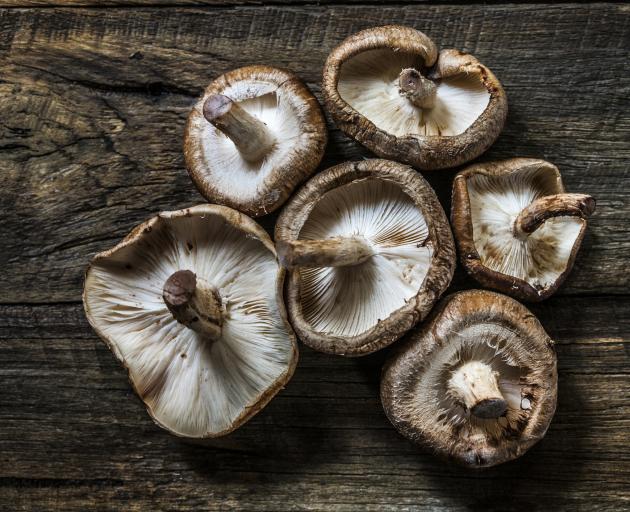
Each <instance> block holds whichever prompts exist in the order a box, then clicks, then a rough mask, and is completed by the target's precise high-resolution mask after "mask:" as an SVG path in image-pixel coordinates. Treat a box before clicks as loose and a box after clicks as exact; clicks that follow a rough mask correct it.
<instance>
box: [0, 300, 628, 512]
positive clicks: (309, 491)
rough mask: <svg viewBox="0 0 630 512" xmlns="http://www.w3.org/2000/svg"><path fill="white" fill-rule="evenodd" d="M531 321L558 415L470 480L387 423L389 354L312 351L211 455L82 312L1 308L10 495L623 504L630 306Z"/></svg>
mask: <svg viewBox="0 0 630 512" xmlns="http://www.w3.org/2000/svg"><path fill="white" fill-rule="evenodd" d="M533 311H534V312H535V313H536V314H537V316H538V317H539V318H540V320H541V322H542V323H543V325H544V327H545V328H546V329H547V331H548V332H549V334H550V335H551V337H552V338H554V339H555V340H556V342H557V351H558V360H559V375H560V379H559V401H558V403H559V405H558V411H557V414H556V417H555V418H554V420H553V422H552V424H551V428H550V430H549V432H548V434H547V436H546V437H545V439H544V440H543V441H542V442H541V443H540V444H539V445H537V446H535V447H534V448H532V450H531V451H530V452H529V453H527V454H526V455H525V456H524V457H523V458H522V459H519V460H518V461H516V462H514V463H510V464H508V465H505V466H501V467H498V468H494V469H491V470H488V471H484V472H470V471H467V470H464V469H460V468H457V467H449V466H447V465H445V464H444V463H442V462H438V461H436V460H435V459H433V457H431V456H429V455H426V454H423V453H421V452H420V451H418V449H417V448H416V447H414V446H413V445H412V444H411V443H409V442H407V441H406V440H404V439H403V438H402V437H400V436H399V435H398V434H397V433H396V431H395V430H394V429H393V427H391V425H390V424H389V423H388V421H387V419H386V418H385V416H384V413H383V412H382V409H381V406H380V403H379V399H378V382H379V373H380V368H381V366H382V363H383V361H384V358H385V356H386V355H387V351H382V352H379V353H377V354H374V355H373V356H368V357H366V358H361V359H343V358H335V357H331V356H326V355H323V354H319V353H316V352H313V351H311V350H309V349H307V348H302V358H301V361H300V363H299V365H298V368H297V370H296V373H295V376H294V378H293V380H292V381H291V382H290V383H289V384H288V385H287V387H286V389H285V390H284V391H282V392H281V393H280V394H279V395H278V397H276V399H275V400H274V401H273V402H272V403H271V404H270V405H269V406H268V407H267V408H266V409H265V410H264V411H263V412H262V413H260V414H259V415H258V416H256V417H255V418H254V419H253V420H252V421H251V422H250V423H248V424H247V425H246V426H244V427H243V428H242V429H240V430H238V431H237V432H236V433H235V434H234V435H233V436H231V437H229V438H226V439H225V440H224V441H216V442H215V443H214V446H215V448H206V447H201V446H196V445H191V444H187V443H185V442H183V441H181V440H178V439H176V438H174V437H172V436H169V435H168V434H167V433H165V432H163V431H161V430H160V429H159V428H158V427H156V426H154V425H153V424H152V423H151V421H150V420H149V418H148V417H147V415H146V413H145V411H144V408H143V406H142V404H141V402H140V401H139V400H138V399H137V398H136V397H135V396H134V394H133V393H132V391H131V390H130V387H129V384H128V382H127V379H126V376H125V374H124V372H123V370H122V369H121V368H120V367H119V365H118V364H117V363H116V361H115V360H114V358H113V357H112V356H111V354H110V353H109V351H108V350H107V348H105V346H104V344H103V343H101V342H100V341H99V340H98V339H97V338H96V337H95V336H94V334H93V333H92V331H91V329H90V327H89V325H88V324H87V321H86V320H85V319H84V316H83V312H82V310H81V306H80V305H79V304H59V305H35V306H3V307H0V368H2V373H1V374H0V375H1V380H0V382H1V383H2V389H3V393H2V395H1V397H0V418H1V421H2V428H1V429H0V445H1V446H2V447H3V448H2V451H1V452H0V463H1V466H0V467H1V468H2V469H1V470H0V474H1V475H2V477H1V478H0V496H3V497H4V499H6V500H8V501H7V502H8V503H13V504H16V505H17V507H16V508H17V509H20V508H21V507H23V508H24V509H29V510H38V511H40V510H64V511H74V510H76V511H82V510H87V509H91V508H92V507H93V506H95V505H96V506H97V507H98V506H100V507H101V508H102V509H111V510H123V509H124V510H156V509H157V510H174V509H181V510H197V509H200V508H203V509H204V510H270V511H277V510H398V509H400V508H403V507H408V509H411V510H437V509H438V508H439V507H447V508H449V509H452V510H464V509H467V508H468V509H472V510H508V509H509V510H541V511H542V510H576V509H583V510H600V509H608V510H613V509H622V508H623V507H624V506H626V507H627V506H629V505H630V502H628V501H627V500H628V499H629V498H630V496H629V495H628V489H627V485H626V484H627V481H628V479H629V478H630V457H629V456H630V454H629V453H628V447H627V429H628V418H629V417H630V389H629V387H628V346H629V345H628V344H629V343H630V336H629V334H630V320H629V318H630V302H629V301H619V299H617V298H599V299H592V298H559V299H550V300H549V301H548V302H546V303H543V304H538V305H536V306H535V307H534V308H533ZM3 501H4V500H3Z"/></svg>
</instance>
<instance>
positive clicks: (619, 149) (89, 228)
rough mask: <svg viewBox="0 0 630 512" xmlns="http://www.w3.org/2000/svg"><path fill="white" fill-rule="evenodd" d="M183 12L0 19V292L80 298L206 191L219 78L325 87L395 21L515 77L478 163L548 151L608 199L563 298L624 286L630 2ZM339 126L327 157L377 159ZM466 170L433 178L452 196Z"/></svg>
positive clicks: (7, 298)
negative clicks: (85, 285) (192, 117)
mask: <svg viewBox="0 0 630 512" xmlns="http://www.w3.org/2000/svg"><path fill="white" fill-rule="evenodd" d="M169 12H170V14H169V16H164V11H163V10H156V9H148V10H142V9H139V10H134V13H133V16H129V13H128V11H121V10H115V9H111V10H107V15H103V10H76V9H72V10H48V9H47V10H35V11H33V10H29V11H14V10H9V11H4V12H3V13H2V14H1V15H0V29H1V32H0V33H1V34H2V36H1V38H0V56H1V62H2V64H1V68H0V70H1V73H2V82H1V83H0V119H2V129H1V132H0V150H1V151H2V162H1V163H0V166H1V169H2V173H1V175H0V180H1V181H0V202H1V204H2V205H3V207H4V208H5V210H6V211H7V212H9V215H10V217H9V219H8V220H7V221H5V222H4V223H3V224H2V226H1V227H0V238H1V239H2V240H3V241H4V251H3V254H2V259H3V260H4V262H3V263H4V265H3V266H4V268H5V272H4V273H3V274H2V276H1V277H0V285H2V288H3V290H4V293H3V295H2V296H1V297H0V300H1V301H3V302H14V303H15V302H46V301H69V300H78V299H79V296H80V288H81V281H82V273H83V269H84V268H85V264H86V261H87V259H88V258H89V257H90V256H91V255H92V254H94V253H95V252H97V251H100V250H102V249H105V248H107V247H110V246H111V245H113V244H114V243H116V242H117V241H118V240H120V238H122V237H123V236H124V234H126V233H127V232H128V231H129V230H130V229H131V227H132V226H134V225H135V224H137V223H139V222H140V221H142V220H143V219H145V218H146V217H148V216H150V215H152V214H154V213H155V212H157V211H159V210H163V209H174V208H180V207H184V206H187V205H190V204H192V203H197V202H200V201H202V198H201V196H200V195H199V194H197V192H196V191H195V190H194V188H193V187H192V186H191V182H190V180H189V178H188V176H187V173H186V172H185V170H184V163H183V159H182V151H181V141H182V133H183V127H184V123H185V119H186V115H187V113H188V111H189V109H190V107H191V105H192V103H193V102H194V98H195V97H196V96H197V94H198V93H199V92H200V90H201V89H202V88H203V87H204V86H205V85H206V84H207V83H208V81H210V80H211V79H212V78H213V77H215V76H217V75H218V74H220V73H222V72H224V71H227V70H228V69H231V68H233V67H236V66H242V65H246V64H252V63H256V62H265V63H268V64H272V65H276V66H285V67H290V68H293V69H294V70H295V71H297V72H298V74H299V75H300V76H302V77H303V78H304V79H305V80H306V81H307V82H308V84H309V85H310V86H311V87H312V88H313V89H314V90H315V91H316V93H317V94H319V80H320V78H321V76H320V75H321V66H322V64H323V62H324V59H325V57H326V54H327V52H328V51H329V50H330V49H331V48H332V47H333V46H334V45H335V44H337V43H338V42H339V41H340V40H342V39H343V37H344V36H345V35H347V34H349V33H351V32H354V31H356V30H358V29H360V28H363V27H366V26H370V25H374V24H379V23H390V22H395V21H396V22H400V23H405V24H409V25H412V26H416V27H419V28H422V29H424V30H426V31H427V32H428V33H429V34H431V36H432V37H433V38H434V39H435V40H436V41H437V42H438V43H439V44H442V45H448V46H451V45H452V46H455V47H457V48H461V49H464V50H467V51H470V52H472V53H474V54H475V55H476V56H477V57H478V58H479V59H480V60H481V61H482V62H484V63H485V64H487V65H488V66H489V67H491V68H492V69H493V71H494V72H495V73H496V74H497V75H498V76H499V78H500V79H501V80H502V82H503V84H504V86H505V88H506V90H507V92H508V96H509V102H510V114H509V118H508V123H507V128H506V130H505V131H504V133H503V134H502V135H501V137H500V138H499V140H498V142H497V143H496V144H495V145H494V147H493V148H492V149H491V150H490V151H489V152H488V153H486V154H485V155H484V156H483V157H482V158H484V159H496V158H507V157H512V156H532V157H543V158H546V159H549V160H550V161H552V162H553V163H555V164H556V165H558V166H559V168H560V169H561V171H562V172H563V173H564V177H565V181H566V184H567V188H568V190H569V191H572V192H583V193H590V194H592V195H593V196H594V197H595V198H596V199H597V201H598V211H597V213H596V214H595V215H594V216H593V218H592V221H591V225H590V229H589V232H588V234H587V238H586V240H585V243H584V246H583V248H582V250H581V253H580V254H579V256H578V259H577V262H576V268H575V270H574V271H573V273H572V275H571V276H570V278H569V280H568V282H567V283H566V284H565V286H564V287H563V288H562V289H561V292H560V293H563V294H572V295H574V294H583V293H588V294H594V293H622V294H623V293H626V292H627V289H628V284H629V281H630V279H629V273H628V272H626V271H625V262H624V260H623V258H622V256H623V255H625V254H628V252H629V251H630V237H629V236H628V234H629V233H628V231H629V227H628V226H629V225H628V223H627V222H626V221H625V219H627V216H628V213H629V209H630V207H629V205H628V201H627V195H628V194H627V193H628V185H627V183H628V181H627V179H626V180H624V178H626V177H627V173H628V166H627V161H628V157H629V156H630V147H629V146H628V144H627V140H628V138H629V136H630V114H629V112H628V109H627V108H624V104H625V100H626V99H627V96H628V94H629V93H630V73H627V72H624V70H625V69H626V67H627V49H628V46H629V45H628V41H629V40H630V37H629V36H628V24H627V12H628V7H627V6H624V5H595V6H573V7H572V8H570V9H567V8H566V7H565V6H559V7H556V6H536V7H530V6H521V7H509V8H506V7H502V6H494V7H481V6H468V7H460V6H425V7H421V8H420V7H418V8H414V7H406V8H380V9H364V8H360V7H339V8H336V7H323V8H306V7H305V8H292V9H282V8H276V7H271V8H265V9H257V8H242V9H219V10H216V9H214V10H203V9H173V10H172V11H169ZM331 129H332V133H331V142H330V144H329V151H328V156H327V158H326V159H325V161H324V163H323V164H322V167H324V166H328V165H331V164H333V163H337V162H339V161H342V160H346V159H352V158H354V159H356V158H361V157H364V156H367V155H368V153H367V151H366V150H364V149H362V148H361V147H360V146H359V145H357V144H356V143H354V142H353V141H350V140H349V139H347V138H346V137H345V136H343V135H341V134H340V133H339V132H338V131H337V130H335V129H334V128H333V127H332V126H331ZM452 174H453V173H452V172H451V171H442V172H436V173H433V174H430V175H429V174H427V176H428V179H429V180H430V181H431V183H432V184H433V185H434V186H435V187H436V189H437V190H438V192H439V194H440V197H441V199H442V200H443V203H444V204H445V206H448V204H447V203H448V198H449V196H450V181H451V178H452ZM272 222H273V219H272V220H271V221H269V220H268V221H267V222H266V226H267V227H269V226H270V225H271V224H272ZM456 284H457V285H458V286H464V285H467V284H468V281H467V280H463V281H457V282H456Z"/></svg>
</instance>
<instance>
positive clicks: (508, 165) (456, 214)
mask: <svg viewBox="0 0 630 512" xmlns="http://www.w3.org/2000/svg"><path fill="white" fill-rule="evenodd" d="M530 168H540V169H541V170H544V171H546V172H549V174H550V175H551V176H553V181H554V182H555V183H554V193H555V194H562V193H564V192H565V188H564V184H563V183H562V177H561V175H560V171H559V170H558V168H557V167H556V166H555V165H553V164H551V163H549V162H547V161H545V160H539V159H535V158H512V159H508V160H502V161H497V162H487V163H480V164H474V165H471V166H469V167H467V168H466V169H464V170H463V171H461V172H459V173H458V174H457V175H456V176H455V179H454V180H453V192H452V201H451V223H452V226H453V234H454V235H455V241H456V243H457V248H458V251H459V258H460V261H461V263H462V265H463V266H464V268H465V269H466V271H467V272H468V273H469V274H470V275H471V276H472V277H474V278H475V279H476V280H477V281H478V282H479V283H481V284H482V285H483V286H486V287H488V288H493V289H495V290H498V291H500V292H502V293H505V294H507V295H510V296H513V297H515V298H517V299H520V300H524V301H529V302H538V301H541V300H544V299H546V298H548V297H550V296H551V295H553V294H554V293H555V292H556V291H557V290H558V288H559V287H560V286H561V285H562V283H563V282H564V281H565V279H566V278H567V276H568V275H569V273H570V272H571V269H572V268H573V264H574V262H575V257H576V255H577V253H578V251H579V249H580V246H581V244H582V240H583V239H584V234H585V232H586V226H587V222H586V220H582V227H581V229H580V232H579V234H578V236H577V238H576V240H575V242H574V244H573V249H572V251H571V254H570V257H569V259H568V261H567V263H566V268H565V270H564V271H563V272H562V273H561V274H560V275H559V276H558V277H557V279H556V280H555V282H554V283H553V284H552V285H551V286H548V287H545V288H542V289H537V288H535V287H534V286H532V285H531V284H529V283H528V282H527V281H525V280H523V279H520V278H518V277H514V276H510V275H507V274H503V273H501V272H497V271H495V270H492V269H491V268H488V267H487V266H486V265H484V264H483V263H482V261H481V256H480V254H479V252H478V251H477V248H476V246H475V242H474V237H473V225H472V215H471V203H470V198H469V193H468V184H467V180H468V179H469V178H470V177H472V176H475V175H484V176H506V175H509V174H512V173H518V172H521V171H524V170H527V169H530Z"/></svg>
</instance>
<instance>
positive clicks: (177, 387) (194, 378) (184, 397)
mask: <svg viewBox="0 0 630 512" xmlns="http://www.w3.org/2000/svg"><path fill="white" fill-rule="evenodd" d="M169 222H171V228H172V229H167V230H157V229H154V230H153V232H152V233H151V237H150V243H149V244H148V246H145V247H144V249H143V252H142V253H140V251H139V250H138V247H137V245H136V246H134V247H132V248H130V249H126V250H125V251H124V252H125V258H128V259H129V263H130V264H131V268H125V265H124V262H122V258H121V256H118V257H117V259H119V260H121V263H117V264H112V265H97V266H96V267H95V268H94V269H93V271H92V272H91V273H90V283H89V287H90V290H91V291H90V293H89V294H88V296H87V301H88V306H89V309H90V311H91V313H92V317H93V319H94V320H95V321H96V324H97V325H98V328H99V329H100V330H101V331H102V332H103V334H104V335H105V336H107V338H109V339H110V340H114V343H115V346H114V349H115V350H116V351H117V355H118V356H119V357H120V358H121V359H122V360H123V361H124V363H125V364H126V365H127V366H128V367H129V373H130V376H131V379H132V381H133V382H134V384H135V386H136V388H137V390H138V392H139V394H140V395H141V396H142V397H143V398H144V400H145V401H146V403H147V404H148V406H149V407H150V408H151V410H152V411H153V413H154V416H155V418H156V419H157V420H158V421H159V422H160V423H162V424H163V425H164V426H166V427H168V428H170V429H172V430H174V431H175V432H178V433H180V434H184V435H189V436H201V435H204V434H207V433H218V432H221V431H223V430H225V429H227V428H228V427H229V426H230V425H231V424H232V422H233V421H234V420H235V419H236V418H237V417H238V416H239V415H241V414H242V413H243V411H244V410H245V408H246V407H247V406H251V405H253V404H254V403H255V402H256V397H258V396H259V395H260V394H261V393H263V392H264V391H265V390H266V389H267V388H268V387H269V386H270V384H272V383H273V382H274V381H275V380H276V379H277V378H278V377H279V376H280V375H281V374H282V373H284V372H285V371H286V370H287V367H288V364H289V360H290V355H291V353H292V345H291V341H290V337H289V333H288V332H287V330H286V328H285V325H284V323H283V321H282V320H281V317H280V313H279V311H278V305H277V302H276V296H275V287H276V283H275V279H276V275H277V272H278V268H277V264H276V261H275V259H274V257H273V255H272V254H271V252H269V251H268V250H267V249H266V248H265V247H264V246H263V245H262V244H261V243H260V242H258V241H257V240H253V239H251V238H249V237H246V236H245V234H244V233H242V232H240V231H238V230H236V229H235V228H232V227H227V226H226V225H225V224H224V223H223V221H221V220H219V219H217V220H216V221H215V222H210V223H209V222H208V221H205V222H204V221H202V220H201V219H199V218H195V217H193V218H181V217H180V218H176V219H172V220H170V221H169ZM182 269H188V270H192V271H193V272H195V273H196V274H197V275H198V276H199V277H202V278H204V279H206V280H207V281H208V282H209V283H210V284H211V285H213V286H215V287H216V288H217V290H218V292H219V294H220V296H221V299H222V301H223V306H224V310H225V315H224V317H225V319H224V324H223V331H222V337H221V339H220V340H219V341H217V342H215V343H213V344H211V343H210V342H209V341H208V340H205V339H203V338H202V337H201V336H200V335H199V334H197V333H195V332H194V331H192V330H190V329H188V328H186V327H184V326H183V325H181V324H179V323H177V322H176V321H175V320H174V319H173V317H172V315H171V314H170V312H169V311H168V310H167V308H166V306H165V304H164V302H163V300H162V286H163V285H164V282H165V280H166V279H167V278H168V277H169V276H170V275H171V274H172V273H173V272H175V271H176V270H182Z"/></svg>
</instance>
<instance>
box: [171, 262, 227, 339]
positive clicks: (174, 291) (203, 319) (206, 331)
mask: <svg viewBox="0 0 630 512" xmlns="http://www.w3.org/2000/svg"><path fill="white" fill-rule="evenodd" d="M162 297H163V299H164V303H165V304H166V307H168V309H169V311H170V312H171V313H172V315H173V317H174V318H175V320H177V321H178V322H179V323H181V324H183V325H185V326H186V327H188V328H190V329H192V330H193V331H195V332H198V333H199V334H201V335H203V336H206V337H208V338H209V339H211V340H217V339H219V337H220V336H221V323H222V313H221V299H220V298H219V295H218V294H217V292H216V290H215V289H214V288H213V287H212V286H210V284H209V283H207V282H206V281H205V280H203V279H200V278H198V277H197V276H196V275H195V274H194V273H193V272H191V271H190V270H178V271H177V272H174V273H173V274H171V276H170V277H169V278H168V279H167V280H166V282H165V283H164V288H163V289H162Z"/></svg>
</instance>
